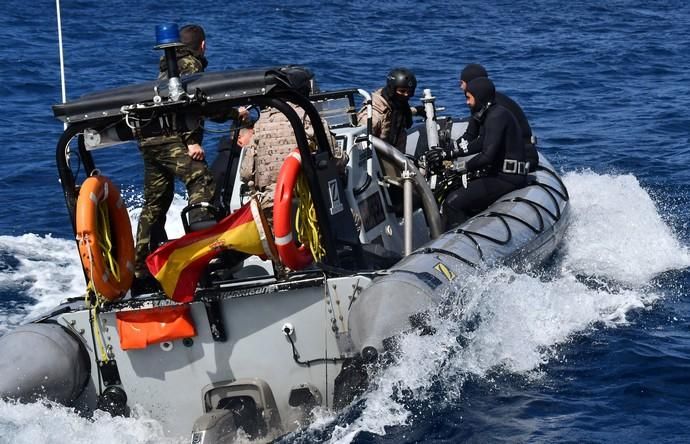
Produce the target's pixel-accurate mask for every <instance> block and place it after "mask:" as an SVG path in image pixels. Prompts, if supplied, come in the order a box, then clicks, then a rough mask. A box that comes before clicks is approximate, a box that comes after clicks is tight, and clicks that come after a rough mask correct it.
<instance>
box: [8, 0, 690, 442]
mask: <svg viewBox="0 0 690 444" xmlns="http://www.w3.org/2000/svg"><path fill="white" fill-rule="evenodd" d="M3 4H4V5H5V8H3V9H4V14H3V17H2V19H0V20H1V21H2V26H0V41H2V42H3V45H1V46H0V66H2V67H3V69H2V70H0V98H1V100H2V103H3V108H2V109H3V112H2V113H0V124H1V126H2V128H3V130H4V135H5V137H4V138H3V140H4V142H3V144H4V149H2V150H0V187H1V189H2V193H1V194H0V196H1V197H0V333H2V332H5V331H7V330H9V329H11V328H12V327H13V326H15V325H17V324H18V323H20V322H22V321H23V320H24V319H26V318H28V317H30V316H32V315H34V314H36V313H39V312H40V311H42V310H45V309H47V308H49V307H51V306H53V305H54V304H56V303H57V302H59V301H60V300H61V299H62V298H64V297H65V296H74V295H77V294H79V293H80V292H81V291H82V290H83V286H84V283H83V279H82V276H81V271H80V267H79V263H78V257H77V253H76V248H75V244H74V241H73V240H72V235H71V230H70V227H69V221H68V218H67V213H66V210H65V208H64V199H63V197H62V193H61V188H60V186H59V184H58V182H57V173H56V169H55V146H56V143H57V139H58V137H59V135H60V133H61V131H62V125H61V124H60V123H59V122H58V121H57V120H55V119H53V118H52V112H51V109H50V105H51V104H55V103H58V102H60V100H61V99H60V74H59V59H58V45H57V40H58V38H57V30H56V13H55V7H54V4H53V3H52V2H46V1H41V2H38V3H35V4H31V5H30V4H29V3H27V2H20V1H18V0H5V1H4V3H3ZM62 21H63V39H64V49H65V73H66V87H67V95H68V97H69V98H76V97H78V96H80V95H81V94H84V93H86V92H89V91H93V90H96V89H101V88H104V87H114V86H120V85H123V84H127V83H133V82H140V81H145V80H149V79H151V78H153V77H154V76H155V74H156V66H157V58H158V56H159V54H158V53H156V52H155V51H154V50H153V49H152V46H153V44H154V42H153V41H154V27H155V25H156V24H159V23H163V22H170V21H174V22H178V23H180V24H183V23H187V22H198V23H200V24H202V25H203V26H204V27H205V28H206V30H207V41H208V52H207V56H208V58H209V60H210V65H209V68H208V69H209V70H222V69H228V68H239V67H248V66H266V65H276V64H287V63H295V64H302V65H306V66H309V67H310V68H312V69H313V71H314V72H315V73H316V75H317V78H318V80H319V83H320V85H321V87H322V89H331V88H333V89H335V88H344V87H361V88H365V89H367V90H373V89H375V88H377V87H379V86H381V84H382V82H383V79H384V76H385V74H386V72H387V71H388V70H389V69H390V68H391V67H394V66H406V67H409V68H411V69H413V70H414V71H415V72H416V74H417V77H418V79H419V85H420V88H419V89H418V91H421V88H430V89H431V90H432V92H433V93H434V95H435V96H436V97H437V98H438V102H437V104H438V105H440V106H445V107H446V110H447V112H448V113H449V114H452V115H454V116H456V117H460V116H463V115H465V114H466V107H465V105H464V101H463V97H462V95H461V94H460V93H459V90H458V87H457V82H458V74H459V71H460V69H461V68H462V67H463V66H464V65H465V64H466V63H470V62H480V63H482V64H484V65H485V66H486V67H487V68H488V70H489V72H490V75H491V77H492V78H493V79H494V81H495V83H496V84H497V87H498V89H499V90H501V91H503V92H505V93H508V94H509V95H510V96H511V97H513V98H514V99H515V100H516V101H518V102H519V103H520V104H521V105H522V106H523V108H524V109H525V112H526V113H527V115H528V117H529V118H530V121H531V124H532V127H533V129H534V130H535V132H536V133H537V135H538V136H539V140H540V145H541V149H542V150H543V152H544V153H545V155H546V156H547V157H548V158H549V159H550V160H551V161H552V163H553V164H554V165H555V166H556V167H557V168H558V169H559V170H560V171H561V172H562V173H563V174H564V180H565V182H566V184H567V186H568V187H569V190H570V194H571V196H572V200H571V203H572V207H573V214H574V220H573V224H572V226H571V227H570V231H569V232H568V235H567V237H566V240H565V242H564V245H563V248H562V249H561V251H560V252H559V254H558V256H557V257H556V258H555V259H554V261H553V263H552V264H550V266H549V268H548V269H547V270H546V271H545V272H540V273H534V274H529V275H517V274H515V273H513V272H511V271H510V270H503V269H499V270H494V271H492V272H491V273H489V274H488V275H486V276H482V277H481V279H479V278H477V280H476V281H474V282H465V283H463V285H464V286H466V287H467V288H470V289H472V290H473V292H472V294H473V295H474V296H473V298H472V299H471V300H470V301H465V302H466V304H464V305H462V306H460V305H458V306H457V307H455V310H456V313H455V314H456V315H457V316H458V317H460V318H462V317H469V318H473V319H479V320H480V322H477V323H476V324H477V325H473V326H471V327H470V326H467V325H464V324H462V323H454V322H449V321H448V319H445V320H444V321H445V322H443V323H442V326H441V328H439V331H438V333H437V334H436V335H434V336H432V337H407V338H405V341H404V343H403V350H404V351H405V353H404V355H403V358H402V359H401V361H400V362H398V363H397V364H395V365H393V366H391V367H390V368H388V369H386V371H384V372H383V374H381V375H380V376H379V378H378V379H377V381H375V383H374V385H373V386H372V387H371V388H370V390H369V391H368V392H367V394H366V395H365V396H364V398H363V399H362V400H361V401H360V402H358V403H356V404H355V405H353V406H351V407H350V408H348V409H346V410H345V411H344V412H340V413H333V412H322V413H321V414H320V415H318V418H317V421H315V423H314V424H313V425H312V426H310V427H309V428H308V429H307V430H303V431H299V432H296V433H294V434H291V435H289V436H287V437H285V438H284V439H282V442H327V441H330V442H356V443H369V442H410V443H411V442H431V443H441V442H482V443H483V442H511V443H512V442H549V443H550V442H574V443H575V442H577V443H581V442H597V443H598V442H626V443H628V442H668V443H676V442H678V443H681V442H689V441H690V431H689V430H690V419H688V415H687V412H688V409H690V375H688V371H689V370H690V296H688V290H687V287H688V284H690V271H689V270H688V266H689V265H690V253H689V251H688V244H689V243H690V236H689V234H688V223H689V222H690V217H689V216H688V212H687V211H686V207H687V205H688V200H689V196H690V171H689V170H688V168H687V167H686V165H687V164H688V162H690V113H688V100H689V99H690V87H689V85H690V49H688V48H690V32H689V30H690V6H688V5H687V4H686V2H683V1H659V2H631V1H610V2H605V3H604V2H597V1H570V2H548V1H525V0H511V1H495V2H469V3H463V4H457V3H456V2H448V1H440V0H430V1H426V2H412V1H408V2H404V1H395V2H394V1H381V2H361V1H350V2H332V3H328V4H322V3H321V2H318V1H315V0H298V1H293V2H284V1H277V0H270V1H264V2H255V3H246V2H237V1H230V2H228V1H221V0H209V1H206V2H203V3H190V2H182V1H179V0H173V1H168V2H155V3H154V2H136V3H135V2H128V1H124V0H110V1H108V2H100V1H95V0H71V1H63V2H62ZM211 129H215V130H218V131H222V129H223V128H222V127H211ZM217 136H218V134H217V133H211V132H209V134H208V135H207V141H206V144H207V146H206V147H207V150H208V153H209V156H210V157H211V158H212V157H213V155H214V153H213V141H214V140H215V139H214V138H217ZM98 159H103V160H104V161H105V162H104V165H106V168H107V170H106V171H107V174H108V175H109V176H111V177H113V178H114V179H115V180H116V181H117V182H118V183H119V184H120V186H121V188H122V189H123V190H124V194H125V196H126V200H127V204H128V206H129V208H130V210H131V212H132V213H133V215H134V217H136V214H137V210H138V208H139V206H140V200H141V182H142V178H141V171H142V168H141V160H140V156H139V154H138V152H137V151H136V148H135V147H134V146H129V145H127V146H123V147H121V148H117V149H115V150H111V152H110V153H98V157H97V161H98ZM181 202H183V197H182V190H180V196H179V198H178V200H177V203H176V207H175V208H177V210H179V208H180V206H181V205H182V204H181ZM173 230H174V227H173ZM0 359H2V357H0ZM135 413H136V414H135V415H134V416H133V417H132V418H110V417H109V416H107V415H102V416H97V417H95V418H93V419H85V418H81V417H79V416H78V415H76V414H74V413H73V412H72V411H71V410H69V409H65V408H61V407H58V406H53V407H46V406H45V405H43V404H31V405H17V404H12V403H5V402H2V401H0V442H13V443H24V442H26V443H35V442H51V443H63V442H96V441H98V442H113V443H123V442H127V443H138V442H152V443H153V442H186V441H187V439H188V437H164V435H163V433H162V430H161V427H160V426H159V425H158V424H157V423H156V421H154V420H152V419H150V417H149V416H148V415H147V412H135Z"/></svg>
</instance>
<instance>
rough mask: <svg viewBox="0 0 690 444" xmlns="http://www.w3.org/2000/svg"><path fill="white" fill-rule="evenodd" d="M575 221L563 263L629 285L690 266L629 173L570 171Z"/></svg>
mask: <svg viewBox="0 0 690 444" xmlns="http://www.w3.org/2000/svg"><path fill="white" fill-rule="evenodd" d="M564 182H565V184H566V186H567V187H568V190H569V191H570V196H571V200H570V204H571V205H572V210H573V211H572V213H573V215H574V220H573V223H572V225H571V226H570V228H569V230H568V235H567V240H566V243H565V245H566V258H567V259H566V261H565V264H564V265H565V266H566V267H567V268H569V269H570V270H572V271H573V272H574V273H582V274H586V275H594V276H606V277H607V278H609V279H613V280H616V281H619V282H623V283H629V284H633V285H639V284H643V283H645V282H648V281H649V280H650V279H651V278H652V277H654V276H655V275H657V274H659V273H661V272H664V271H668V270H673V269H679V268H685V267H687V266H688V265H690V254H688V249H687V248H686V247H684V246H682V245H680V243H679V242H678V240H677V238H676V237H675V236H674V234H673V233H672V231H671V229H670V228H669V227H668V225H666V224H665V223H664V221H663V220H662V218H661V215H660V214H659V212H658V211H657V207H656V205H655V203H654V202H653V201H652V199H651V198H650V196H649V194H648V193H647V191H645V190H644V189H643V188H642V187H641V186H640V184H639V182H638V181H637V179H636V178H635V177H634V176H632V175H629V174H627V175H620V176H612V175H607V174H605V175H598V174H594V173H592V172H587V171H585V172H581V173H569V174H566V175H565V177H564Z"/></svg>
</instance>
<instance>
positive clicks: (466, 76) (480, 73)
mask: <svg viewBox="0 0 690 444" xmlns="http://www.w3.org/2000/svg"><path fill="white" fill-rule="evenodd" d="M479 77H489V73H487V72H486V69H485V68H484V67H483V66H482V65H480V64H479V63H470V64H469V65H467V66H465V67H464V68H463V70H462V72H461V73H460V80H462V81H463V82H465V83H470V82H471V81H472V80H474V79H477V78H479Z"/></svg>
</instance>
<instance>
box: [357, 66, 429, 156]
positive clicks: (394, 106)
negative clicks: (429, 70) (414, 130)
mask: <svg viewBox="0 0 690 444" xmlns="http://www.w3.org/2000/svg"><path fill="white" fill-rule="evenodd" d="M416 87H417V78H416V77H415V75H414V73H413V72H412V71H410V70H409V69H406V68H395V69H393V70H391V72H389V73H388V76H386V86H385V87H383V88H380V89H378V90H376V91H374V93H373V94H372V95H371V105H372V108H373V115H372V126H371V133H372V134H373V135H374V136H376V137H378V138H380V139H383V140H385V141H386V142H388V143H389V144H391V145H393V146H394V147H396V148H397V149H399V150H400V151H402V152H403V153H404V152H405V144H406V143H407V129H408V128H409V127H411V126H412V112H413V109H412V108H410V104H409V101H410V97H413V96H414V90H415V88H416ZM358 119H359V124H360V125H364V124H366V120H367V113H366V109H365V108H363V109H362V110H361V111H360V112H359V115H358Z"/></svg>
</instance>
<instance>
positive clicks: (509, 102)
mask: <svg viewBox="0 0 690 444" xmlns="http://www.w3.org/2000/svg"><path fill="white" fill-rule="evenodd" d="M494 103H496V104H497V105H501V106H502V107H504V108H506V109H507V110H508V111H510V112H511V113H512V114H513V116H514V117H515V120H516V121H517V123H518V126H519V127H520V132H521V133H522V140H523V142H524V144H525V154H526V156H527V161H528V162H529V164H530V171H535V170H536V168H537V165H539V154H538V153H537V147H536V146H535V145H534V144H533V143H532V128H531V127H530V126H529V122H528V121H527V116H526V115H525V112H524V111H523V110H522V108H520V105H518V104H517V102H515V100H513V99H511V98H510V97H508V96H506V95H505V94H503V93H501V92H498V91H496V97H495V98H494ZM478 135H479V124H478V122H477V121H476V120H475V119H472V118H470V121H469V122H468V125H467V129H466V130H465V134H463V136H462V137H463V138H464V139H465V140H467V141H468V142H470V147H469V153H471V152H476V151H472V145H475V144H478V143H479V142H480V139H477V136H478ZM469 153H468V154H469Z"/></svg>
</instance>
